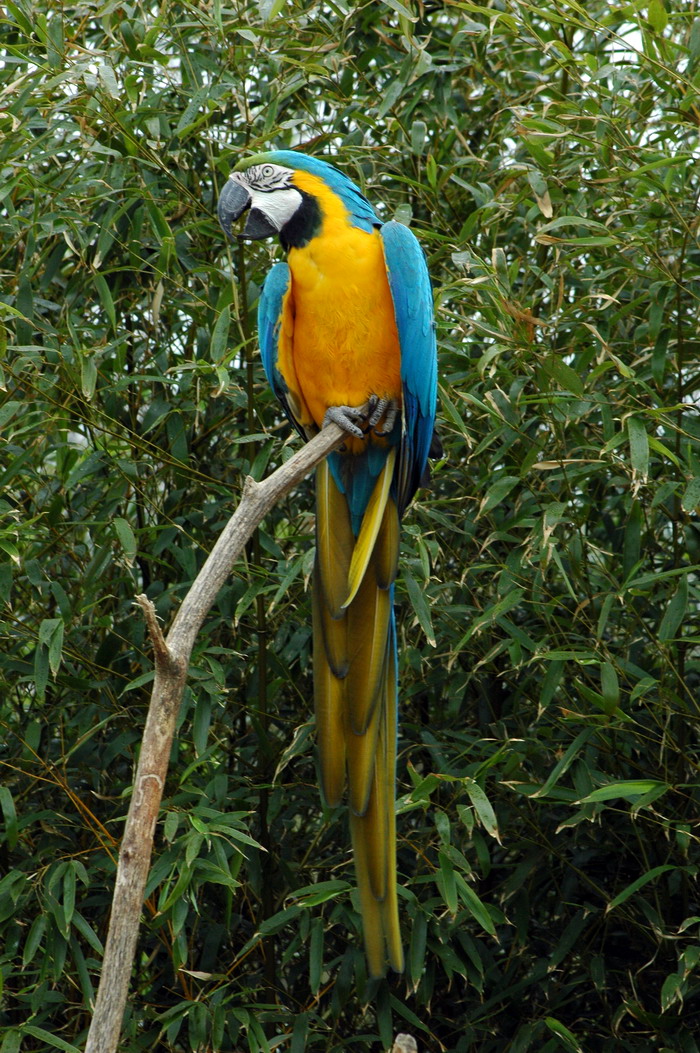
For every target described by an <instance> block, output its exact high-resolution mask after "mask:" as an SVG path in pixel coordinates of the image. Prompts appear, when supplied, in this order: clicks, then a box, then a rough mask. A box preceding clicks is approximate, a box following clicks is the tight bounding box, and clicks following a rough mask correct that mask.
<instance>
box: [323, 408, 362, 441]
mask: <svg viewBox="0 0 700 1053" xmlns="http://www.w3.org/2000/svg"><path fill="white" fill-rule="evenodd" d="M366 419H367V403H365V404H364V405H363V406H329V407H328V409H327V410H326V413H325V416H324V418H323V427H324V428H325V427H326V425H328V424H337V425H338V427H339V428H342V429H343V431H345V432H347V433H348V435H354V436H355V437H356V438H358V439H364V437H365V433H364V431H363V430H362V428H361V427H360V426H359V425H358V424H356V423H355V421H358V420H361V421H365V420H366Z"/></svg>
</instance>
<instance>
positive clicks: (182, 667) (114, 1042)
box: [85, 424, 344, 1053]
mask: <svg viewBox="0 0 700 1053" xmlns="http://www.w3.org/2000/svg"><path fill="white" fill-rule="evenodd" d="M343 438H344V432H343V431H342V430H341V429H340V428H339V427H338V425H337V424H330V425H328V426H327V427H325V428H324V429H323V431H321V432H320V433H319V434H318V435H316V436H315V437H314V438H313V439H312V440H311V442H309V443H307V444H306V445H305V446H303V447H302V448H301V449H300V450H299V451H298V453H296V454H294V456H293V457H291V458H290V459H289V460H288V461H287V463H286V464H283V465H282V466H281V467H280V468H278V469H277V470H276V471H275V472H273V473H272V475H270V476H268V477H267V479H263V480H262V482H260V483H256V482H255V481H254V480H253V479H250V478H248V479H246V481H245V485H244V487H243V496H242V498H241V502H240V504H239V506H238V508H237V509H236V511H235V512H234V514H233V515H232V516H231V518H230V520H229V521H228V523H227V524H226V526H225V527H224V529H223V531H222V533H221V535H220V536H219V538H218V540H217V542H216V544H215V545H214V548H213V549H212V551H211V553H210V554H209V556H208V557H207V560H206V562H205V563H204V566H203V567H202V569H201V571H200V572H199V574H198V575H197V577H196V579H195V580H194V582H193V584H192V587H191V588H190V590H189V592H188V593H187V595H186V596H185V598H184V600H183V601H182V605H181V607H180V609H179V611H178V612H177V614H176V616H175V619H174V621H173V624H172V626H171V628H170V631H169V632H168V635H167V636H166V637H164V636H163V633H162V632H161V629H160V626H159V624H158V621H157V618H156V613H155V609H154V607H153V604H152V603H151V601H150V600H149V599H148V598H147V597H146V596H137V598H136V602H137V603H138V604H139V605H140V607H141V609H142V610H143V613H144V617H145V619H146V624H147V626H148V632H149V636H150V638H151V643H152V645H153V654H154V661H155V680H154V683H153V690H152V692H151V701H150V705H149V708H148V715H147V717H146V726H145V728H144V732H143V739H142V742H141V752H140V755H139V762H138V766H137V769H136V776H135V779H134V789H133V794H132V797H131V805H130V807H129V814H128V816H127V819H126V825H125V827H124V837H123V839H122V846H121V851H120V853H119V862H118V865H117V877H116V881H115V886H114V896H113V898H112V913H111V917H110V923H109V931H108V934H107V943H106V945H105V953H104V959H103V962H102V973H101V976H100V984H99V988H98V991H97V998H96V1000H95V1011H94V1013H93V1017H92V1022H91V1024H90V1030H89V1032H88V1038H87V1045H86V1047H85V1053H116V1050H117V1048H118V1044H119V1035H120V1032H121V1027H122V1019H123V1016H124V1007H125V1005H126V998H127V994H128V990H129V980H130V977H131V971H132V967H133V963H134V955H135V952H136V941H137V937H138V930H139V919H140V916H141V908H142V906H143V897H144V891H145V888H146V880H147V878H148V870H149V867H150V862H151V853H152V850H153V836H154V833H155V827H156V821H157V819H158V810H159V808H160V802H161V798H162V796H163V787H164V785H165V777H166V774H167V769H168V760H169V757H170V748H171V746H172V741H173V735H174V733H175V723H176V720H177V715H178V711H179V709H180V703H181V702H182V695H183V692H184V689H185V683H186V680H187V670H188V667H189V661H190V655H191V654H192V647H193V646H194V642H195V640H196V638H197V634H198V632H199V630H200V628H201V626H202V622H203V621H204V619H205V617H206V616H207V614H208V612H209V610H210V609H211V607H212V605H213V603H214V601H215V599H216V597H217V594H218V592H219V589H220V588H221V586H222V585H223V584H224V582H225V581H226V579H227V577H228V576H229V574H230V573H231V568H232V567H233V564H234V563H235V561H236V559H238V557H239V555H240V553H241V551H242V549H243V546H244V545H245V543H246V541H247V540H248V539H249V537H250V536H251V534H252V533H253V531H254V530H255V528H256V527H257V526H258V525H259V524H260V523H261V522H262V520H263V519H264V518H265V516H266V515H267V513H268V512H269V511H270V509H271V508H272V507H273V506H274V505H275V504H277V502H278V501H280V500H281V499H282V498H283V497H284V496H285V495H286V494H288V493H289V491H290V490H292V489H293V488H294V487H295V486H296V485H297V483H299V482H300V481H301V480H302V479H303V478H304V477H305V476H306V475H308V473H309V472H310V471H311V469H312V468H315V467H316V465H317V464H319V463H320V462H321V461H322V460H323V459H324V458H325V457H327V456H328V454H329V453H330V452H331V450H334V449H335V448H336V447H338V446H340V444H341V443H342V441H343Z"/></svg>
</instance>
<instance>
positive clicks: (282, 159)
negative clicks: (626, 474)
mask: <svg viewBox="0 0 700 1053" xmlns="http://www.w3.org/2000/svg"><path fill="white" fill-rule="evenodd" d="M338 210H340V213H342V214H343V215H346V216H348V218H349V220H350V222H352V223H353V224H354V225H356V226H360V227H362V228H363V229H364V230H371V229H372V228H373V227H375V226H377V225H378V224H379V220H378V218H377V215H376V213H375V212H374V209H373V208H372V206H371V205H370V203H369V202H368V201H367V199H366V198H365V197H364V195H363V194H362V193H361V191H360V190H359V189H358V187H357V186H355V184H354V183H353V182H352V180H351V179H349V178H348V177H347V176H346V175H345V174H344V173H342V172H340V171H339V170H338V169H337V168H335V167H334V166H333V165H331V164H329V163H328V162H327V161H322V160H321V159H320V158H317V157H309V156H308V155H307V154H302V153H300V152H299V151H296V150H275V151H273V152H271V153H265V154H254V155H253V156H252V157H248V158H246V159H245V160H243V161H239V163H238V164H237V165H236V167H235V168H234V170H233V172H232V173H231V175H230V176H229V178H228V180H227V181H226V183H225V185H224V188H223V190H222V191H221V196H220V197H219V204H218V209H217V211H218V215H219V222H220V224H221V226H222V228H223V230H224V233H225V234H226V235H227V237H229V238H231V237H233V232H232V229H231V228H232V224H233V223H235V222H236V220H238V219H240V217H241V216H242V215H243V213H244V212H246V211H247V212H248V216H247V217H246V222H245V225H244V227H243V230H242V231H241V232H240V234H238V237H239V238H249V239H253V240H256V239H258V238H269V237H272V236H273V235H275V234H277V235H279V239H280V241H281V242H282V245H283V247H284V248H285V249H290V248H299V247H301V246H303V245H306V244H308V242H309V241H310V240H311V238H313V237H314V236H315V235H316V234H318V233H319V232H320V230H321V227H322V224H323V219H324V216H328V215H330V214H336V213H338Z"/></svg>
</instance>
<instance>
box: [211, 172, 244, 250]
mask: <svg viewBox="0 0 700 1053" xmlns="http://www.w3.org/2000/svg"><path fill="white" fill-rule="evenodd" d="M250 205H251V199H250V194H249V193H248V191H247V190H246V189H245V187H243V186H241V184H240V183H237V182H235V180H233V179H228V180H227V181H226V182H225V183H224V188H223V190H222V191H221V195H220V197H219V204H218V205H217V209H216V210H217V213H218V216H219V223H220V224H221V227H222V230H223V232H224V234H226V236H227V237H229V238H232V237H233V234H232V231H231V224H232V223H235V221H236V220H237V219H238V217H239V216H242V215H243V213H244V212H245V210H246V209H247V208H250Z"/></svg>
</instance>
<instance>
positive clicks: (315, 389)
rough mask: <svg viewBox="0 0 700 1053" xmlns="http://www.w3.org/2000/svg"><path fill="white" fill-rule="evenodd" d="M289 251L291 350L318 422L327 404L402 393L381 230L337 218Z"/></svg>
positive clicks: (395, 396)
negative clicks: (297, 247)
mask: <svg viewBox="0 0 700 1053" xmlns="http://www.w3.org/2000/svg"><path fill="white" fill-rule="evenodd" d="M328 226H329V225H328V224H327V225H326V228H325V229H324V233H323V235H322V236H319V237H316V238H313V239H312V240H311V241H310V242H309V243H308V245H306V246H305V247H304V248H301V249H292V250H291V252H290V253H289V268H290V271H291V274H292V298H293V311H294V323H293V324H294V328H293V337H292V357H293V362H294V371H295V373H296V379H297V382H298V385H299V390H300V394H301V396H302V398H303V400H304V402H305V403H306V406H307V408H308V410H309V413H310V414H311V416H312V418H313V420H314V421H315V423H316V425H317V426H318V427H321V425H322V423H323V418H324V416H325V413H326V410H327V409H328V408H329V406H361V405H362V404H363V403H365V402H366V401H367V399H368V398H369V396H370V395H378V396H380V397H381V398H392V399H395V400H397V401H400V399H401V353H400V348H399V338H398V334H397V331H396V321H395V318H394V306H393V302H392V299H391V292H390V289H389V281H388V278H387V273H386V265H385V262H384V253H383V249H382V241H381V237H380V236H379V234H378V233H376V232H374V233H372V234H368V233H367V232H366V231H363V230H359V229H357V228H354V227H349V226H348V225H347V224H342V225H341V224H338V225H337V227H336V229H333V227H335V225H333V226H332V227H331V229H327V228H328Z"/></svg>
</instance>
